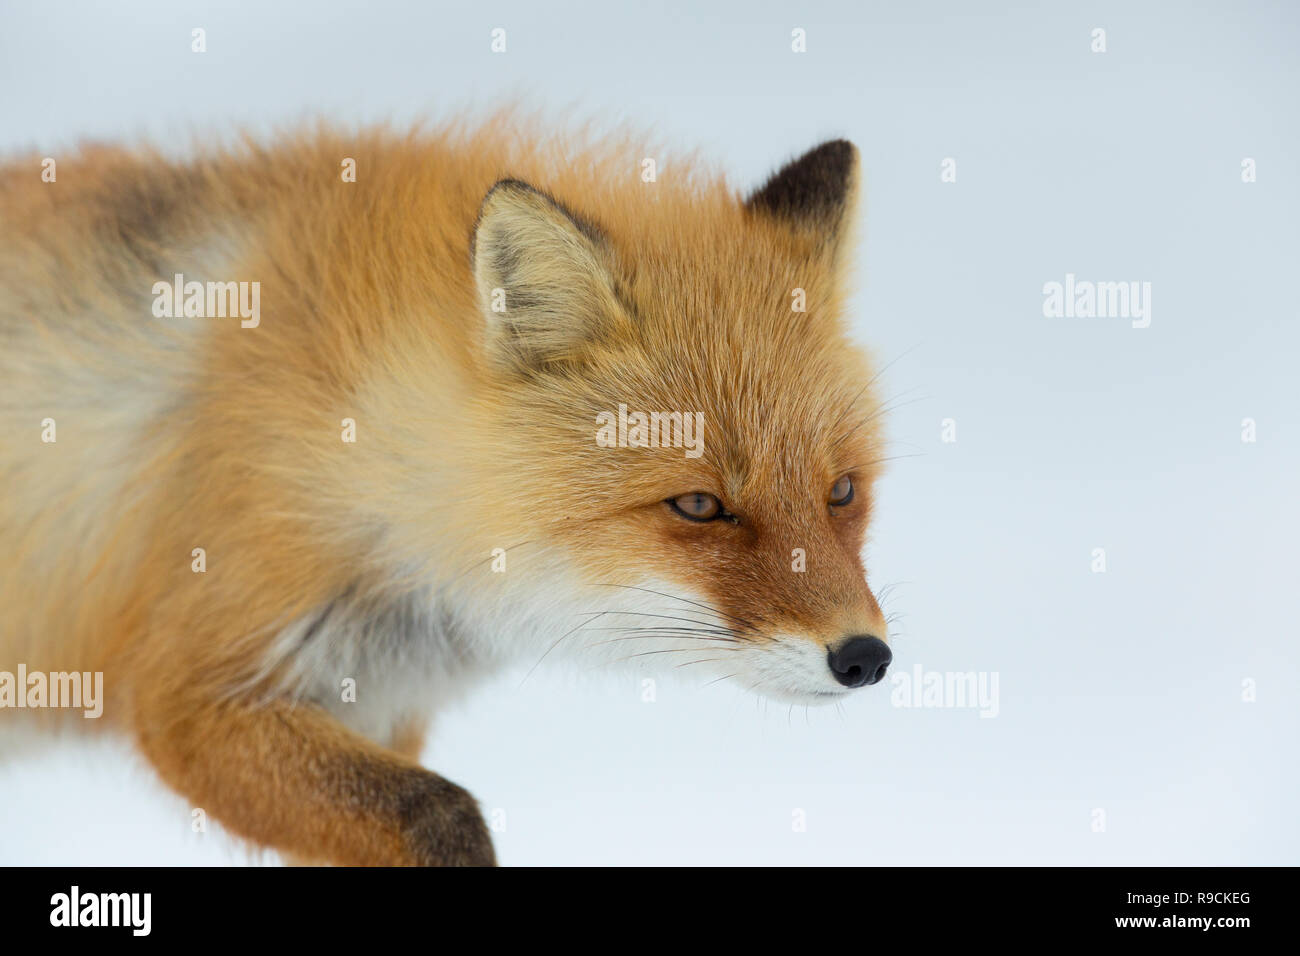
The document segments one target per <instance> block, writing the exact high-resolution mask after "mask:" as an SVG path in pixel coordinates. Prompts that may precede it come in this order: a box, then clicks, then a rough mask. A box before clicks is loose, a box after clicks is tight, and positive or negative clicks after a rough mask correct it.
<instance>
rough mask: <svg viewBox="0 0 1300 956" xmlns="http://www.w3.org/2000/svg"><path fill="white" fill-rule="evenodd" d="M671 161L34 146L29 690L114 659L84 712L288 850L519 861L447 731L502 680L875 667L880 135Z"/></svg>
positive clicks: (14, 416)
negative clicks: (168, 153)
mask: <svg viewBox="0 0 1300 956" xmlns="http://www.w3.org/2000/svg"><path fill="white" fill-rule="evenodd" d="M642 170H643V166H642V164H641V162H640V161H639V160H638V159H636V158H635V157H631V156H630V149H629V147H628V146H627V145H626V143H625V142H624V141H621V140H608V141H601V140H598V139H597V140H585V141H582V142H575V141H567V140H563V139H561V138H557V137H552V136H549V135H537V134H535V133H532V132H529V131H528V129H527V128H524V127H521V126H511V125H509V124H501V123H494V124H490V125H489V126H487V127H486V128H483V129H479V130H477V131H475V130H472V129H471V130H466V129H463V128H459V127H457V128H450V127H449V128H445V129H431V130H421V131H418V132H414V133H410V134H400V133H397V132H393V131H391V130H370V131H366V132H364V133H360V134H353V133H346V134H345V133H341V132H331V131H329V130H328V129H326V128H320V129H315V130H310V131H304V132H301V133H299V134H295V135H293V136H291V137H287V138H285V139H284V141H282V142H279V143H277V144H275V145H268V144H266V143H258V142H254V141H251V140H250V141H248V142H246V143H244V144H242V145H240V146H238V147H232V148H229V149H224V150H222V151H220V152H217V153H213V154H207V155H200V156H199V157H198V158H186V159H183V160H182V159H175V158H166V157H164V156H162V155H159V154H156V153H153V152H149V151H146V150H127V149H117V148H114V147H107V146H94V147H87V148H85V149H83V150H82V151H81V152H80V153H78V154H76V155H72V156H68V157H65V158H62V159H60V158H58V157H51V158H42V157H37V156H33V157H30V158H27V159H18V160H10V161H8V162H7V163H6V164H5V165H4V166H3V184H2V185H0V225H2V227H3V228H2V229H0V342H2V343H3V350H2V351H0V416H2V417H0V484H2V487H3V494H2V495H0V541H2V542H3V549H2V550H0V628H2V632H0V704H3V705H4V706H3V709H0V721H2V722H5V723H10V724H11V725H15V726H16V724H14V722H16V721H19V720H23V721H24V723H26V722H27V718H28V717H30V716H32V715H33V714H34V713H35V711H32V710H25V711H23V713H22V714H20V713H19V712H18V711H17V710H15V709H12V708H15V707H20V706H24V705H25V706H28V707H34V708H41V707H42V706H44V707H45V710H43V711H41V713H47V714H53V713H64V714H65V715H66V714H67V713H69V712H67V711H57V710H55V709H53V708H52V706H51V705H52V704H57V702H53V701H49V700H34V699H33V693H32V686H33V685H32V684H30V683H29V682H31V681H33V680H34V679H35V678H34V676H33V675H37V674H40V675H44V674H49V675H58V674H65V675H66V674H67V673H71V672H78V673H82V674H85V675H86V676H87V677H89V675H90V674H91V673H98V674H101V675H102V679H103V695H104V699H103V701H102V713H103V720H102V721H90V722H89V724H87V723H86V722H84V720H83V719H82V714H81V713H80V712H75V713H76V722H77V723H78V724H81V725H82V726H88V725H94V726H98V725H100V724H103V725H106V726H107V727H111V728H114V729H116V730H118V731H120V732H123V733H125V734H127V735H129V737H130V739H131V740H132V741H133V742H134V744H135V745H136V746H138V748H139V750H140V752H141V753H142V754H143V755H144V756H145V758H146V759H147V760H148V761H149V763H150V764H151V765H152V766H153V767H154V768H155V769H156V770H157V773H158V774H159V775H160V777H161V778H162V780H163V781H164V782H165V783H166V784H167V785H168V786H170V787H171V788H172V789H174V790H175V791H176V792H177V793H179V794H180V795H182V796H183V797H184V798H185V799H186V800H188V801H190V803H191V804H192V806H194V807H201V808H203V809H204V811H205V812H206V813H207V814H208V815H209V816H211V817H213V818H215V819H216V820H218V821H219V822H220V823H221V824H223V826H224V827H225V828H226V829H228V830H229V831H231V832H232V833H234V834H236V835H238V836H239V837H241V838H243V839H245V840H247V841H250V842H251V843H253V844H254V845H258V846H262V847H266V848H272V849H275V850H277V851H280V852H281V853H282V854H284V855H285V856H286V857H287V858H290V859H293V860H297V861H302V862H312V863H329V864H343V865H346V864H374V865H408V864H415V865H465V864H469V865H473V864H483V865H490V864H493V863H494V862H495V855H494V849H493V846H492V841H491V838H490V836H489V833H488V829H487V827H486V826H485V824H484V820H483V817H482V815H481V813H480V811H479V809H478V807H477V805H476V802H475V800H474V799H473V797H472V796H471V795H470V794H469V793H468V792H467V791H466V790H464V789H462V788H461V787H460V786H458V785H456V784H454V783H452V782H450V781H448V780H446V779H444V778H443V777H441V776H439V775H437V774H436V773H433V772H431V771H430V770H428V769H425V768H424V767H422V766H421V765H420V763H419V761H418V756H419V754H420V751H421V747H422V742H423V739H424V734H425V731H426V728H427V726H428V722H429V720H430V717H431V715H432V714H433V712H434V711H435V709H436V708H438V707H441V706H443V705H445V704H446V703H447V702H448V701H450V700H453V699H455V698H457V697H458V696H459V695H462V694H464V693H465V692H466V691H467V690H469V689H470V688H472V687H473V686H474V684H475V682H476V681H477V680H478V679H480V678H481V677H483V676H484V675H487V674H489V673H491V672H493V671H494V670H497V669H499V668H502V667H505V666H507V665H510V664H524V665H529V664H534V663H536V662H537V661H539V660H541V659H542V658H544V657H547V656H548V655H550V654H551V653H552V652H554V654H555V656H556V657H558V656H560V655H561V654H562V653H564V652H569V653H574V654H581V655H586V656H587V657H588V658H591V659H600V660H609V661H611V662H612V661H615V660H624V659H629V658H635V659H637V661H639V662H641V663H645V664H654V663H658V664H661V665H664V666H668V667H671V666H673V665H683V664H686V663H690V664H692V665H695V666H693V667H692V668H690V669H689V670H693V671H698V672H700V673H703V674H711V675H713V679H716V680H722V679H729V680H731V681H733V682H734V683H735V684H737V685H739V686H743V687H748V688H752V689H753V690H754V691H755V692H757V693H760V694H763V695H767V696H770V697H775V698H778V699H781V700H790V701H798V702H815V701H832V700H835V699H837V698H839V697H841V696H842V695H845V694H848V693H851V692H852V690H853V689H854V688H857V687H860V686H864V685H869V684H873V683H876V682H877V681H879V680H880V679H881V677H882V676H883V675H884V673H885V669H886V667H887V666H888V665H889V663H890V650H889V646H888V635H887V633H886V622H885V620H884V618H883V615H882V613H881V609H880V607H879V605H878V603H877V601H876V599H875V597H874V596H873V594H872V591H871V589H870V588H869V586H868V584H867V580H866V573H865V570H864V566H863V563H862V557H861V554H862V550H863V547H864V536H865V532H866V528H867V525H868V520H869V518H870V515H871V508H872V489H873V482H874V480H875V478H876V476H877V474H878V471H879V468H880V462H881V460H882V456H881V446H882V437H881V429H880V415H881V411H882V408H881V404H880V402H879V400H878V399H877V397H876V396H875V394H874V391H873V379H872V376H871V375H870V374H869V361H868V359H867V357H866V356H865V354H863V353H862V352H861V351H859V349H858V348H857V347H856V346H854V345H853V344H852V343H851V342H850V341H849V338H848V335H847V332H846V328H845V318H844V315H843V310H844V299H845V296H846V283H847V279H848V277H849V273H850V271H851V269H850V266H851V263H852V260H853V232H854V221H855V215H856V212H855V209H856V197H857V194H858V191H859V178H860V175H859V162H858V155H857V151H856V149H855V148H854V147H853V146H852V145H851V144H850V143H848V142H845V141H842V140H837V141H832V142H826V143H824V144H822V145H820V146H817V147H816V148H814V149H812V150H811V151H810V152H808V153H806V154H805V155H802V156H800V157H799V158H797V159H794V160H793V161H791V162H789V163H788V164H786V165H785V166H783V167H782V168H780V169H779V170H778V171H777V172H775V173H774V174H773V175H772V176H771V178H770V179H769V180H768V181H767V182H766V183H765V184H763V185H762V186H761V187H760V188H757V189H756V190H755V191H753V192H752V193H750V194H748V195H745V194H743V193H741V192H737V191H735V190H734V189H733V188H731V187H729V186H728V185H727V184H726V182H725V180H724V179H723V178H722V177H720V176H719V175H717V174H715V173H711V172H709V171H707V170H702V169H699V168H694V167H691V168H689V169H684V170H682V171H677V170H672V169H669V170H667V171H666V172H664V171H661V174H660V175H658V176H646V175H643V172H642ZM20 668H22V669H23V672H24V673H25V674H26V675H28V676H26V677H25V679H24V681H23V683H22V684H21V685H20V683H19V681H18V678H17V676H16V675H17V674H18V672H19V669H20ZM6 675H7V679H4V678H5V677H6ZM43 686H44V685H43ZM37 696H40V695H37ZM2 729H8V728H0V730H2ZM11 823H12V821H11Z"/></svg>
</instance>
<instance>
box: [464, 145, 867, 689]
mask: <svg viewBox="0 0 1300 956" xmlns="http://www.w3.org/2000/svg"><path fill="white" fill-rule="evenodd" d="M858 179H859V173H858V158H857V151H856V149H855V148H854V147H853V146H852V144H850V143H848V142H845V141H842V140H840V141H834V142H828V143H825V144H823V145H821V146H818V147H817V148H815V149H813V150H812V151H810V152H808V153H807V154H806V155H804V156H802V157H800V158H798V159H796V160H794V161H792V162H790V163H789V164H787V165H786V166H785V167H783V168H782V169H780V170H779V171H778V172H776V173H775V174H774V175H773V176H772V177H771V178H770V179H769V180H768V181H767V183H766V184H765V185H763V186H762V187H761V188H760V189H758V190H757V191H755V192H753V193H752V194H751V195H749V196H748V197H742V196H741V195H739V194H736V193H734V192H732V191H730V190H729V189H727V188H726V187H725V186H721V185H719V186H718V187H716V188H712V189H703V190H701V189H691V190H685V189H672V188H663V189H659V188H658V187H657V186H656V185H654V184H638V185H639V186H642V189H643V196H642V197H640V198H637V199H634V200H628V199H626V198H624V199H616V198H613V197H610V196H602V195H592V196H573V197H565V198H560V197H558V196H556V195H553V194H552V193H551V192H550V191H548V190H546V189H544V188H542V187H539V186H536V185H533V184H529V183H525V182H521V181H518V180H503V181H501V182H498V183H497V184H496V185H495V186H494V187H493V188H492V189H491V191H490V192H488V194H487V196H486V198H485V199H484V200H483V202H482V206H481V209H480V212H479V216H478V221H477V224H476V225H475V227H474V231H473V240H472V253H471V257H472V266H473V274H474V282H475V286H476V289H477V295H478V300H479V307H480V310H481V313H482V316H483V320H484V327H483V341H482V362H483V375H482V376H481V377H483V378H484V379H485V380H486V382H487V383H488V384H487V385H486V387H485V389H484V397H483V399H482V404H483V406H484V407H485V408H487V409H490V410H491V411H488V412H485V420H484V421H483V422H482V423H481V424H480V426H479V427H480V430H481V431H483V432H484V433H485V434H484V436H483V438H482V440H483V441H484V442H493V441H495V442H497V443H498V444H497V445H496V447H497V451H496V453H495V454H493V455H485V456H478V457H480V459H482V458H487V459H489V460H491V461H492V462H493V467H492V468H491V472H490V474H484V475H482V476H480V479H478V480H477V481H476V484H477V486H478V487H482V488H484V489H485V490H486V494H487V499H486V504H485V506H486V507H487V508H488V509H489V510H490V512H491V513H490V514H488V513H486V512H485V513H484V514H483V515H482V516H481V517H482V519H483V521H484V523H485V524H486V525H487V526H489V527H491V528H493V534H495V536H496V538H497V540H498V541H499V542H500V544H501V547H502V550H503V552H505V553H506V554H507V557H506V560H507V561H511V560H515V559H514V558H512V557H510V556H509V555H510V554H512V552H511V549H510V547H509V546H510V545H511V544H512V542H513V543H517V544H518V545H519V547H518V548H517V549H516V550H517V554H518V560H517V561H515V563H513V564H510V565H509V566H508V569H507V571H506V573H505V574H501V575H496V576H491V575H489V576H488V577H495V579H496V580H494V581H492V582H491V585H492V586H493V587H496V588H498V589H499V597H500V603H499V606H500V607H501V608H503V609H505V608H508V609H509V611H510V612H511V613H517V614H519V615H525V614H527V615H532V616H534V617H546V618H549V624H548V627H547V628H545V629H544V630H545V632H546V633H547V634H548V635H549V637H548V639H547V641H546V646H541V647H537V648H534V649H535V650H537V651H538V653H539V654H540V653H544V652H546V651H547V650H549V648H550V646H551V645H552V644H554V645H556V646H559V645H565V646H568V647H583V648H586V649H588V650H589V651H590V650H592V649H594V648H597V647H599V648H603V649H604V650H605V651H606V652H608V653H609V654H612V655H614V656H615V657H618V658H622V659H634V658H635V659H640V660H641V662H642V663H659V664H663V665H666V666H670V667H672V666H676V667H683V668H685V669H686V670H685V671H684V672H686V673H689V672H709V673H711V674H715V675H717V676H716V677H715V678H714V679H730V680H733V681H734V682H736V683H737V684H740V685H742V686H746V687H751V688H753V689H754V690H756V691H758V692H760V693H762V694H764V695H768V696H772V697H775V698H778V699H782V700H792V701H799V702H813V701H819V700H831V699H834V698H837V697H839V696H841V695H844V694H847V693H850V692H851V690H852V689H854V688H857V687H860V686H863V685H867V684H873V683H876V682H877V681H879V680H880V679H881V677H882V676H883V675H884V673H885V668H886V666H887V665H888V664H889V662H890V651H889V648H888V644H887V641H888V634H887V632H886V622H885V620H884V617H883V615H882V613H881V609H880V606H879V604H878V603H877V601H876V598H875V596H874V595H873V593H872V590H871V588H870V587H869V586H868V583H867V580H866V574H865V570H864V566H863V562H862V550H863V547H864V541H865V534H866V530H867V526H868V522H869V520H870V517H871V511H872V486H873V481H874V479H875V477H876V474H877V470H878V467H879V461H880V459H881V457H882V454H881V436H880V432H879V421H878V415H879V406H878V402H877V399H876V397H875V395H874V394H873V390H872V379H871V375H870V373H869V371H868V365H867V362H866V360H865V357H864V356H863V355H862V354H860V352H859V351H858V350H857V349H856V348H855V347H854V346H853V345H852V344H851V343H850V342H849V341H848V338H847V335H846V330H845V323H844V318H843V316H842V300H843V298H844V294H845V293H844V286H845V278H846V273H847V272H848V270H849V265H850V262H851V259H852V255H851V248H852V226H853V220H854V212H855V202H856V196H857V192H858ZM657 189H658V191H656V190H657ZM579 207H581V208H579ZM503 434H505V435H508V436H509V450H508V451H506V450H505V449H504V448H502V447H501V445H500V443H499V439H500V437H501V436H502V435H503ZM507 626H509V625H507ZM521 626H522V624H521Z"/></svg>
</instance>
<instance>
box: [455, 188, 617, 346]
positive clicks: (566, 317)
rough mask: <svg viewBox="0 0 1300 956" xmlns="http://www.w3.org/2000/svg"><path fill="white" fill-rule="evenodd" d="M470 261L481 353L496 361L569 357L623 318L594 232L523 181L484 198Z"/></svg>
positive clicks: (606, 255) (600, 242) (602, 248)
mask: <svg viewBox="0 0 1300 956" xmlns="http://www.w3.org/2000/svg"><path fill="white" fill-rule="evenodd" d="M473 257H474V281H475V284H476V285H477V288H478V296H479V303H480V306H481V308H482V310H483V314H484V316H485V318H486V321H487V334H488V348H489V350H491V351H492V352H493V353H494V355H495V356H496V357H497V358H498V359H500V360H502V361H505V362H508V363H512V364H515V365H518V366H522V367H526V368H539V367H543V366H546V365H550V364H554V363H557V362H563V361H566V360H569V359H572V358H574V357H575V355H576V354H577V352H578V351H579V350H580V348H581V347H582V345H583V344H584V343H585V342H587V341H588V340H589V339H591V338H593V337H595V336H598V335H599V334H600V333H601V332H602V331H605V330H607V329H608V327H609V326H610V325H611V324H613V323H615V322H617V321H618V320H619V318H620V317H621V316H622V314H623V313H622V309H621V307H620V305H619V302H618V297H617V296H616V295H615V292H614V280H613V277H612V275H611V273H610V270H609V250H608V249H607V248H606V246H605V243H604V240H603V239H602V238H601V236H600V233H599V232H598V231H597V230H596V229H595V227H593V226H591V225H589V224H587V223H584V222H582V221H581V220H580V219H578V218H577V217H576V216H574V215H573V214H572V213H570V212H569V211H568V210H566V209H565V208H564V207H563V206H561V205H560V204H559V203H557V202H556V201H555V200H553V199H551V198H550V197H549V196H547V195H545V194H543V193H541V192H539V191H537V190H536V189H533V188H532V187H531V186H529V185H527V184H526V183H521V182H518V181H517V180H509V179H507V180H502V181H501V182H499V183H497V184H496V185H495V186H493V187H492V189H491V190H490V191H489V192H488V194H487V196H486V197H485V198H484V200H483V205H482V207H481V208H480V210H479V217H478V223H477V225H476V227H475V230H474V243H473Z"/></svg>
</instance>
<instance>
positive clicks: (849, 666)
mask: <svg viewBox="0 0 1300 956" xmlns="http://www.w3.org/2000/svg"><path fill="white" fill-rule="evenodd" d="M893 659H894V655H893V653H891V652H890V650H889V645H888V644H886V643H885V642H884V641H882V640H881V639H880V638H878V637H850V638H849V639H848V640H847V641H845V642H844V643H843V644H841V645H840V646H839V647H837V648H835V649H834V650H832V651H828V652H827V654H826V663H828V664H829V665H830V668H831V673H832V674H834V675H835V679H836V680H837V681H839V682H840V683H841V684H843V685H844V686H845V687H861V686H862V685H863V684H874V683H876V682H877V681H878V680H880V679H881V678H882V677H884V676H885V671H886V670H887V669H888V668H889V662H890V661H892V660H893Z"/></svg>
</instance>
